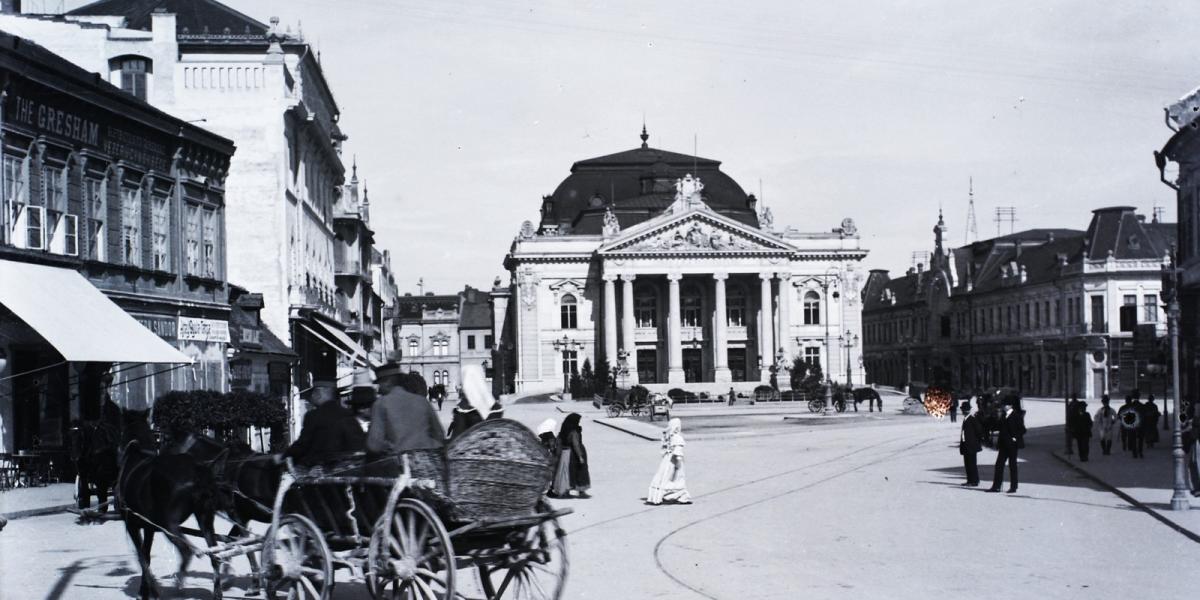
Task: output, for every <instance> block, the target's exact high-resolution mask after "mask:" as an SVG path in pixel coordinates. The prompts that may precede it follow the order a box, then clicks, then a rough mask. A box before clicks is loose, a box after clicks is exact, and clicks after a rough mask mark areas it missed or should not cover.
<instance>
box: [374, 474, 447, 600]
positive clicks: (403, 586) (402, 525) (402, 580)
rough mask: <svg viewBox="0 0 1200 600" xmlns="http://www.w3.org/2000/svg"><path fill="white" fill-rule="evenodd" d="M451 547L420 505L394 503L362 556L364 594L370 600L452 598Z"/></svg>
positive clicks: (408, 500) (433, 517)
mask: <svg viewBox="0 0 1200 600" xmlns="http://www.w3.org/2000/svg"><path fill="white" fill-rule="evenodd" d="M454 570H455V563H454V547H453V546H452V545H451V544H450V535H449V534H448V533H446V528H445V527H444V526H443V525H442V521H441V519H439V518H438V516H437V514H436V513H434V512H433V509H431V508H429V506H428V505H427V504H425V503H424V502H421V501H420V500H414V499H411V498H404V499H402V500H400V502H398V503H396V511H395V513H394V514H393V515H392V521H391V523H384V522H383V521H382V520H381V521H380V522H379V523H377V524H376V525H375V531H374V532H372V534H371V545H370V548H369V549H368V551H367V573H366V575H367V590H368V591H369V592H370V593H371V596H372V597H375V598H387V597H391V598H403V599H404V600H450V599H452V598H454Z"/></svg>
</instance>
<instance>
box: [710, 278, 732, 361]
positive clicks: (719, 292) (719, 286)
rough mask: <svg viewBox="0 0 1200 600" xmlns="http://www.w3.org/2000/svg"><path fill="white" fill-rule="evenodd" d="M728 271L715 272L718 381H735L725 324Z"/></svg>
mask: <svg viewBox="0 0 1200 600" xmlns="http://www.w3.org/2000/svg"><path fill="white" fill-rule="evenodd" d="M728 278H729V274H728V273H713V292H714V293H713V297H714V298H715V302H714V304H715V306H714V308H713V311H714V312H716V319H714V322H713V381H716V382H718V383H721V382H725V381H733V374H732V373H730V372H729V351H728V350H727V349H726V348H725V340H726V337H728V336H727V335H726V332H725V326H726V324H727V322H728V319H729V317H728V316H727V315H726V313H725V280H726V279H728Z"/></svg>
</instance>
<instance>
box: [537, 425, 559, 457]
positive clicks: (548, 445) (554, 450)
mask: <svg viewBox="0 0 1200 600" xmlns="http://www.w3.org/2000/svg"><path fill="white" fill-rule="evenodd" d="M557 428H558V421H555V420H554V419H546V420H545V421H542V424H541V425H538V428H537V435H538V441H540V442H542V447H543V448H545V449H546V452H549V453H550V456H551V457H552V458H554V459H557V458H558V438H557V437H555V435H554V430H555V429H557Z"/></svg>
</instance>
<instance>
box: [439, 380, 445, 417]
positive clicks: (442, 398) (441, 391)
mask: <svg viewBox="0 0 1200 600" xmlns="http://www.w3.org/2000/svg"><path fill="white" fill-rule="evenodd" d="M445 401H446V386H444V385H443V386H440V387H438V392H437V403H438V412H442V403H443V402H445Z"/></svg>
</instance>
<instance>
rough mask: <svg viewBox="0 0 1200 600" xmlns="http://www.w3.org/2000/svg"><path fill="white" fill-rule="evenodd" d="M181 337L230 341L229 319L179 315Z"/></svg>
mask: <svg viewBox="0 0 1200 600" xmlns="http://www.w3.org/2000/svg"><path fill="white" fill-rule="evenodd" d="M179 339H180V340H187V341H191V342H219V343H222V344H228V343H229V321H218V320H216V319H197V318H195V317H179Z"/></svg>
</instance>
